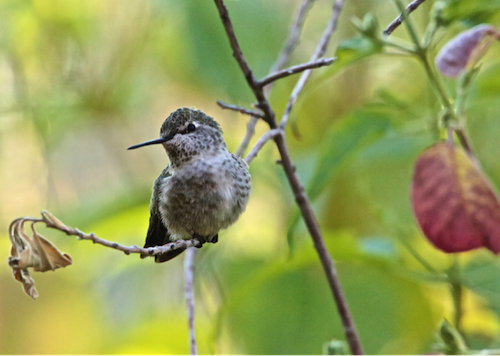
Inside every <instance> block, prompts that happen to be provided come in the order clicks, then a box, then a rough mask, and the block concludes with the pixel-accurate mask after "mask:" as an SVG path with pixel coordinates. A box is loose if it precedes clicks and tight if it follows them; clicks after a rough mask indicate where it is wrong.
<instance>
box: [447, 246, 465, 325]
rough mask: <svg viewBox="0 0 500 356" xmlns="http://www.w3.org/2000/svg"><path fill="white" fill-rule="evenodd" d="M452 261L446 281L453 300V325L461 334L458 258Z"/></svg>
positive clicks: (461, 297)
mask: <svg viewBox="0 0 500 356" xmlns="http://www.w3.org/2000/svg"><path fill="white" fill-rule="evenodd" d="M452 258H453V261H452V264H451V266H450V269H449V270H448V273H447V274H448V281H449V284H450V292H451V296H452V299H453V310H454V314H453V324H454V325H455V328H456V329H457V330H458V331H459V332H460V333H461V330H460V329H461V321H462V316H463V286H462V282H461V280H460V264H459V260H458V256H457V255H454V256H452Z"/></svg>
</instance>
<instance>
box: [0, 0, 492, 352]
mask: <svg viewBox="0 0 500 356" xmlns="http://www.w3.org/2000/svg"><path fill="white" fill-rule="evenodd" d="M458 2H460V1H458ZM473 3H474V4H476V5H474V6H477V7H478V8H479V7H481V6H484V5H485V4H486V3H487V1H477V2H473ZM488 3H489V4H490V5H492V6H491V7H490V8H489V9H488V11H487V13H479V14H474V16H472V15H471V16H468V15H470V14H472V13H473V11H472V10H474V6H472V8H471V9H468V10H467V11H466V14H465V15H464V16H462V18H460V19H459V20H461V21H455V22H454V23H453V24H452V25H451V27H450V28H449V29H448V30H447V31H442V32H440V33H439V35H438V41H437V42H436V43H437V45H436V49H435V50H434V52H433V53H434V54H435V53H436V52H437V50H438V49H439V48H440V47H441V46H442V45H443V44H444V43H445V42H446V40H447V39H449V38H451V37H452V36H453V35H455V34H456V33H458V32H460V31H462V30H465V29H467V28H468V27H469V26H471V25H473V24H475V23H479V22H481V21H485V20H486V21H488V22H490V23H492V24H494V25H497V26H498V25H500V16H499V15H500V12H499V11H498V9H499V8H500V5H499V2H498V1H489V2H488ZM297 4H298V1H292V0H272V1H265V0H238V1H236V0H228V1H227V5H228V8H229V11H230V14H231V16H232V19H233V21H234V24H235V30H236V33H237V35H238V38H239V39H240V42H241V46H242V49H243V51H244V54H245V57H246V59H247V60H248V62H249V64H250V66H251V67H252V68H253V69H254V72H255V74H256V76H257V77H262V76H264V75H265V74H266V73H267V71H268V69H269V67H270V66H271V64H272V63H273V61H274V59H275V58H276V56H277V54H278V53H279V50H280V48H281V46H282V44H283V41H284V39H285V38H286V36H287V31H288V28H289V24H290V22H291V19H292V17H293V13H294V9H295V6H296V5H297ZM431 5H432V1H427V2H426V3H425V4H424V5H423V6H422V7H421V8H420V9H419V10H418V11H417V12H415V14H414V15H412V17H413V18H414V20H415V23H416V25H417V28H418V31H419V33H420V34H422V33H423V29H424V28H425V25H426V23H427V21H428V14H429V11H430V8H431ZM330 8H331V2H330V1H326V0H318V1H317V3H316V5H315V7H314V8H313V10H312V11H311V13H310V16H309V19H308V21H307V23H306V25H305V29H304V34H303V37H302V40H301V43H300V46H299V48H298V49H297V51H296V53H295V55H294V56H293V57H292V59H291V61H290V62H289V64H298V63H301V62H304V61H307V60H308V58H309V57H310V55H311V53H312V52H313V50H314V47H315V45H316V42H317V40H318V38H319V37H320V35H321V33H322V31H323V29H324V27H325V25H326V22H327V20H328V17H329V14H330ZM368 11H370V12H372V13H373V14H374V15H375V16H376V17H377V18H378V19H379V22H380V23H381V26H383V27H385V25H386V24H388V23H389V22H390V21H391V20H392V19H393V18H394V17H395V16H396V15H397V12H396V10H395V7H394V5H393V4H392V3H391V2H390V1H389V0H384V1H375V0H374V1H368V0H347V1H346V6H345V9H344V11H343V13H342V16H341V18H340V22H339V28H338V30H337V32H336V33H335V35H334V36H333V40H332V45H331V47H330V49H329V51H328V55H329V56H333V55H334V54H335V48H336V47H337V45H338V44H339V43H340V42H342V41H345V40H347V39H350V38H352V37H354V36H355V31H354V28H353V26H352V25H351V23H350V19H351V18H352V17H353V16H358V17H362V16H363V15H364V14H365V13H366V12H368ZM476 15H477V16H476ZM0 19H1V21H0V260H1V261H4V262H5V263H3V266H1V267H0V286H1V287H0V353H3V354H5V353H7V354H54V353H55V354H81V353H83V354H117V353H121V354H134V353H136V354H137V353H146V354H150V353H156V354H172V353H173V354H179V353H180V354H182V353H187V352H188V341H187V335H188V334H187V319H186V310H185V305H184V296H183V289H182V288H183V269H182V258H178V259H176V260H173V261H172V262H169V263H166V264H162V265H156V264H154V263H153V261H152V260H151V259H149V260H140V259H139V258H138V257H137V256H125V255H124V254H122V253H119V252H117V251H114V250H110V249H106V248H103V247H101V246H97V245H92V244H91V243H89V242H86V241H81V242H79V241H77V240H76V239H74V238H72V237H67V236H65V235H63V234H61V233H57V232H54V231H46V230H44V231H43V232H42V233H43V234H44V235H45V236H47V237H48V238H49V239H51V240H52V241H54V243H55V244H56V245H57V246H58V247H59V248H60V249H61V250H62V251H64V252H67V253H69V254H70V255H71V256H72V258H73V260H74V265H73V266H70V267H68V268H65V269H62V270H58V271H57V272H47V273H44V274H34V278H35V280H36V286H37V289H38V291H39V293H40V298H39V299H38V300H37V301H32V300H31V299H30V298H29V297H27V296H26V295H25V294H24V293H23V291H22V288H21V285H20V284H19V283H17V282H16V281H14V279H13V278H12V275H11V271H10V269H9V267H8V265H7V263H6V261H7V257H8V254H9V240H8V236H7V226H8V223H9V221H11V220H12V219H14V218H16V217H19V216H23V215H29V216H38V215H39V212H40V211H41V210H42V209H48V210H50V211H51V212H52V213H54V214H55V215H56V216H58V217H59V218H60V219H61V220H63V221H64V222H65V223H66V224H68V225H71V226H76V227H78V228H80V229H82V230H83V231H86V232H95V233H96V234H97V235H99V236H101V237H103V238H106V239H109V240H113V241H117V242H120V243H123V244H130V245H132V244H142V243H143V239H144V235H145V231H146V229H147V223H148V214H149V213H148V204H149V197H150V187H151V184H152V182H153V180H154V179H155V177H156V176H157V175H158V174H159V172H161V170H162V169H163V168H164V166H165V165H166V164H167V162H168V161H167V157H166V155H165V153H164V152H163V150H162V149H161V148H160V147H149V148H143V149H141V150H138V151H126V148H127V147H128V146H130V145H132V144H135V143H138V142H142V141H144V140H148V139H153V138H156V137H157V136H158V132H159V127H160V125H161V123H162V122H163V120H164V119H165V117H166V116H168V114H169V113H170V112H172V111H173V110H175V109H176V108H178V107H182V106H190V107H196V108H199V109H202V110H203V111H205V112H206V113H207V114H209V115H211V116H213V117H214V118H216V119H217V120H218V121H219V122H220V124H221V126H222V128H223V130H224V132H225V139H226V142H227V144H228V147H229V149H230V150H231V151H235V150H236V148H237V147H238V145H239V143H240V141H241V139H242V137H243V135H244V132H245V125H246V121H247V118H246V117H244V116H241V115H239V114H236V113H233V112H228V111H223V110H221V109H220V108H219V107H218V106H217V105H216V103H215V101H216V99H221V100H224V101H227V102H231V103H236V104H239V105H243V106H246V107H250V106H251V103H252V102H253V100H254V98H253V97H252V95H251V92H250V90H249V89H248V88H247V86H246V84H245V81H244V78H243V76H242V75H241V73H240V71H239V68H238V66H237V64H236V62H235V61H234V59H233V58H232V55H231V50H230V48H229V45H228V41H227V39H226V37H225V34H224V32H223V28H222V25H221V23H220V20H219V18H218V14H217V12H216V8H215V5H214V4H213V2H211V1H208V0H163V1H160V0H152V1H117V0H114V1H112V0H51V1H45V0H32V1H27V0H2V1H1V2H0ZM394 36H396V37H400V38H403V39H406V38H407V35H406V33H405V31H404V28H400V29H398V30H397V31H396V32H395V34H394ZM499 53H500V44H498V43H495V44H493V47H492V49H491V50H490V52H488V54H487V56H486V58H485V59H484V60H483V62H484V64H483V68H482V71H481V74H480V75H479V78H478V83H477V86H476V87H475V88H474V90H473V93H472V96H471V99H470V100H469V102H468V108H469V111H468V118H469V123H468V129H469V132H470V136H471V140H472V142H473V145H474V147H475V149H476V152H477V156H478V158H479V160H480V161H481V163H482V167H483V168H484V170H485V171H486V173H487V174H488V175H489V177H490V178H491V180H492V181H493V183H494V185H496V186H498V184H499V183H500V163H499V160H498V157H499V155H498V151H499V150H498V137H499V135H500V114H499V113H500V101H499V100H498V95H499V94H500V62H499V61H498V58H499V57H498V55H499ZM346 62H349V60H346ZM296 80H297V77H290V78H287V79H285V80H282V81H281V82H279V83H278V84H277V85H276V86H275V88H274V89H273V92H272V94H271V96H270V100H271V103H272V104H273V107H274V108H275V110H276V112H277V114H278V116H280V114H281V113H282V111H283V109H284V106H285V104H286V100H287V98H288V96H289V93H290V91H291V89H292V88H293V85H294V83H295V81H296ZM445 85H446V86H447V88H448V89H449V91H450V92H453V91H454V86H455V82H454V80H446V81H445ZM438 113H439V105H438V103H437V101H436V98H435V96H434V94H433V92H432V88H431V87H430V86H429V85H428V83H427V80H426V76H425V73H424V71H423V69H422V67H421V66H420V65H419V64H418V63H417V62H416V61H415V60H412V59H408V58H404V57H401V56H395V55H377V56H374V57H372V58H369V59H367V60H364V61H360V62H357V63H353V64H352V65H347V64H346V63H344V64H343V65H341V64H339V65H337V67H335V65H334V67H331V68H329V69H319V70H317V71H316V73H315V74H314V75H313V76H312V80H311V81H310V83H309V85H308V86H307V88H306V90H305V91H304V92H303V94H302V96H301V98H300V99H299V101H298V103H297V105H296V107H295V109H294V113H293V115H292V120H293V121H294V122H295V121H296V126H297V130H298V131H299V133H300V138H296V137H294V136H293V134H292V132H291V130H289V131H287V137H288V142H289V144H290V148H291V153H292V157H293V160H294V162H295V164H296V166H297V172H298V174H299V176H300V178H301V179H302V180H303V181H304V182H305V184H306V186H308V184H307V182H310V181H311V179H313V181H315V182H317V184H315V187H314V188H310V187H309V188H308V189H309V191H311V189H312V190H313V191H314V189H316V191H315V192H314V193H313V195H314V196H315V199H314V209H315V211H316V213H317V215H318V217H319V221H320V224H321V228H322V231H323V233H324V236H325V239H326V242H327V245H328V248H329V250H330V252H331V254H332V255H333V257H334V258H335V259H336V260H337V261H338V269H339V275H340V279H341V281H342V284H343V286H344V288H345V293H346V296H347V300H348V302H349V305H350V307H351V309H352V314H353V316H354V319H355V321H356V324H357V327H358V330H359V333H360V335H361V340H362V342H363V344H364V347H365V349H366V351H367V352H369V353H379V354H380V353H383V354H385V353H389V354H392V353H422V352H429V351H430V345H431V344H432V342H433V340H434V333H435V331H436V329H437V326H438V324H439V322H440V321H441V320H442V318H443V317H445V318H448V319H452V310H453V308H452V303H451V298H450V296H449V291H448V288H447V286H446V284H443V283H439V282H435V281H433V276H432V275H431V274H429V273H427V271H426V270H425V269H424V268H423V267H422V266H421V265H420V264H419V263H418V262H417V261H416V260H415V258H414V257H412V255H411V254H410V252H409V250H408V248H407V247H405V246H406V245H410V246H411V247H412V248H413V249H415V250H416V251H417V252H418V253H419V254H420V255H422V256H424V257H425V258H426V259H427V260H429V261H430V263H431V264H432V265H433V266H434V267H435V268H436V269H438V270H439V271H443V270H445V269H446V268H448V267H449V265H450V263H451V257H450V256H447V255H445V254H443V253H440V252H438V251H436V250H435V249H434V248H433V247H432V246H431V245H430V244H429V243H428V242H427V241H426V240H425V238H424V237H422V235H421V234H420V233H419V231H418V229H417V228H416V226H415V224H414V221H413V218H412V215H411V209H410V205H409V197H408V196H409V194H408V187H409V183H410V179H411V172H412V165H413V162H414V160H415V158H416V156H417V155H418V153H419V152H420V151H421V150H422V149H424V148H425V147H427V146H429V145H430V144H432V143H433V142H435V141H436V140H437V139H438V137H439V132H438V131H437V129H436V123H437V117H438ZM265 129H266V125H265V124H263V123H259V124H258V126H257V135H256V136H255V138H254V139H253V141H252V143H254V142H255V140H256V138H257V137H258V136H259V134H261V133H263V132H264V131H265ZM277 158H278V155H277V152H276V149H275V148H274V147H273V145H272V144H270V145H268V146H267V147H266V148H265V149H264V150H263V151H262V152H261V153H260V154H259V156H258V157H257V158H256V159H255V160H254V162H252V164H251V167H250V171H251V174H252V178H253V193H252V196H251V199H250V203H249V205H248V207H247V211H246V213H245V214H244V215H243V216H242V217H241V218H240V219H239V221H238V222H237V223H236V224H235V225H234V226H232V227H231V228H229V229H228V230H227V231H224V232H222V233H221V234H220V238H219V243H218V244H217V245H209V246H206V247H204V248H203V249H202V250H200V251H199V253H198V255H197V261H196V276H195V278H196V331H197V337H198V341H199V350H200V352H201V353H217V354H220V353H250V354H255V353H264V354H311V353H321V351H322V345H323V344H324V343H325V342H327V341H329V340H332V339H342V338H343V333H342V330H341V327H340V321H339V317H338V315H337V314H336V310H335V307H334V304H333V299H332V297H331V294H330V291H329V289H328V287H327V284H326V280H325V277H324V275H323V273H322V269H321V266H320V264H319V261H318V259H317V257H316V255H315V253H314V250H313V248H312V244H311V242H310V239H309V237H308V234H307V231H306V229H305V227H304V225H303V223H300V224H299V225H298V227H297V229H296V230H295V233H294V235H293V242H294V243H293V246H294V249H293V251H292V250H290V248H289V245H288V243H287V231H288V226H289V224H290V222H291V221H292V220H293V218H294V216H296V213H297V211H296V207H295V205H294V200H293V196H292V194H291V192H290V189H289V187H288V185H287V183H286V179H285V177H284V175H283V173H282V170H281V168H280V166H278V165H276V164H275V160H276V159H277ZM318 162H319V163H318ZM314 177H315V178H314ZM314 179H316V180H314ZM318 182H321V184H319V183H318ZM460 262H461V264H462V267H463V275H464V280H465V282H466V283H467V285H468V286H469V288H468V289H467V291H466V293H465V303H464V320H463V329H464V331H465V333H466V338H467V340H468V342H469V344H470V345H471V346H472V347H475V348H486V347H490V348H492V347H498V346H499V345H500V340H499V337H498V332H499V330H500V322H499V313H500V301H499V299H498V297H499V296H500V277H499V276H500V273H499V272H500V264H498V263H497V262H496V259H495V258H494V256H492V255H491V253H489V252H487V251H476V252H471V253H467V254H463V255H462V256H461V257H460Z"/></svg>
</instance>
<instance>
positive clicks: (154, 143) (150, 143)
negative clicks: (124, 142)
mask: <svg viewBox="0 0 500 356" xmlns="http://www.w3.org/2000/svg"><path fill="white" fill-rule="evenodd" d="M174 136H175V135H171V136H167V137H160V138H157V139H154V140H151V141H146V142H143V143H139V144H137V145H133V146H130V147H129V148H127V150H135V149H136V148H139V147H144V146H149V145H157V144H159V143H163V142H167V141H170V140H171V139H173V138H174Z"/></svg>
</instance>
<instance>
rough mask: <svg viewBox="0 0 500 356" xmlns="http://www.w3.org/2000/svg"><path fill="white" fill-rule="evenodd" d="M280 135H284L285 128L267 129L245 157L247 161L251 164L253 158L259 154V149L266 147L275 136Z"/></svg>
mask: <svg viewBox="0 0 500 356" xmlns="http://www.w3.org/2000/svg"><path fill="white" fill-rule="evenodd" d="M278 135H283V130H281V129H272V130H269V131H267V132H266V133H265V134H264V135H262V137H261V138H260V139H259V141H257V143H256V144H255V146H253V148H252V150H251V151H250V152H249V153H248V155H247V156H246V157H245V162H246V163H248V164H250V162H252V160H253V159H254V158H255V157H256V156H257V154H258V153H259V151H260V150H261V149H262V147H264V145H265V144H266V143H267V142H268V141H269V140H271V139H273V138H275V137H276V136H278Z"/></svg>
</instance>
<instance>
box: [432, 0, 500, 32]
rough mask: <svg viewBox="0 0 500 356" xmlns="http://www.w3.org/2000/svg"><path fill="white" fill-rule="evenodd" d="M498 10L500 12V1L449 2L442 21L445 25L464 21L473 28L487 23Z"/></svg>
mask: <svg viewBox="0 0 500 356" xmlns="http://www.w3.org/2000/svg"><path fill="white" fill-rule="evenodd" d="M498 10H500V0H475V1H470V0H447V1H445V4H444V7H443V9H442V12H441V14H440V19H441V20H442V21H443V22H444V23H445V24H449V23H451V22H454V21H464V22H466V23H468V24H469V25H471V26H473V25H477V24H480V23H484V22H487V21H488V20H489V19H490V18H491V17H492V16H493V15H494V14H495V11H498Z"/></svg>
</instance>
